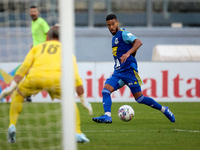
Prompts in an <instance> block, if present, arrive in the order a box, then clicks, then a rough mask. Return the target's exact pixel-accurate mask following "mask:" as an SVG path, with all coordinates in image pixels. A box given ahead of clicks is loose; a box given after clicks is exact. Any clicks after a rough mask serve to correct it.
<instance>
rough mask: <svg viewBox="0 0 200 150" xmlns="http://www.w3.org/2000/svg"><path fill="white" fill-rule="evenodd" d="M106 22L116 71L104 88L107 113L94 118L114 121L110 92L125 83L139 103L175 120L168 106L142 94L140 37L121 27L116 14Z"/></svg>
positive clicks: (106, 121) (111, 15)
mask: <svg viewBox="0 0 200 150" xmlns="http://www.w3.org/2000/svg"><path fill="white" fill-rule="evenodd" d="M106 23H107V27H108V29H109V31H110V33H111V34H112V35H113V37H112V54H113V57H114V60H115V65H114V73H113V74H112V75H111V76H110V77H109V78H108V79H107V80H106V82H105V85H104V88H103V90H102V95H103V107H104V112H105V115H103V116H100V117H94V118H93V119H92V120H93V121H95V122H97V123H112V118H111V105H112V100H111V96H110V94H111V93H112V92H113V91H115V90H117V89H118V88H119V87H121V86H123V83H125V84H126V85H127V86H128V87H129V89H130V90H131V92H132V94H133V96H134V98H135V100H136V101H137V102H138V103H140V104H145V105H148V106H150V107H152V108H154V109H157V110H160V111H161V112H162V113H163V114H164V115H165V116H166V117H167V118H168V119H169V120H170V121H171V122H175V116H174V114H173V113H172V112H171V111H170V110H169V108H168V107H167V106H162V105H160V104H159V103H157V102H156V101H155V100H154V99H152V98H150V97H145V96H144V95H143V94H142V90H141V85H142V84H143V82H142V80H141V78H140V76H139V74H138V68H137V61H136V59H135V55H136V52H137V50H138V49H139V48H140V46H141V45H142V42H141V41H140V39H138V38H137V37H136V36H134V35H133V34H131V33H130V32H128V31H125V29H123V28H119V21H118V20H117V16H116V15H115V14H109V15H108V16H107V17H106Z"/></svg>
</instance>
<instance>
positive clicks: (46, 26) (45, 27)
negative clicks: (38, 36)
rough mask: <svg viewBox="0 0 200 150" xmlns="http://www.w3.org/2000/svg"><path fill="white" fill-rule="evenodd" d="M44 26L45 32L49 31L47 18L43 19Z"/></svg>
mask: <svg viewBox="0 0 200 150" xmlns="http://www.w3.org/2000/svg"><path fill="white" fill-rule="evenodd" d="M42 27H43V30H44V33H47V32H48V31H49V25H48V23H47V22H46V21H45V20H43V22H42Z"/></svg>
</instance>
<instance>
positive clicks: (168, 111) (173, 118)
mask: <svg viewBox="0 0 200 150" xmlns="http://www.w3.org/2000/svg"><path fill="white" fill-rule="evenodd" d="M164 107H165V112H164V115H165V116H166V117H167V118H168V119H169V120H170V121H171V122H175V116H174V114H173V113H172V112H171V111H170V110H169V108H168V107H167V106H164Z"/></svg>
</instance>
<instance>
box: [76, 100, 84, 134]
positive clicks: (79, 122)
mask: <svg viewBox="0 0 200 150" xmlns="http://www.w3.org/2000/svg"><path fill="white" fill-rule="evenodd" d="M75 113H76V133H79V134H81V133H82V132H81V119H80V113H79V109H78V107H77V105H76V103H75Z"/></svg>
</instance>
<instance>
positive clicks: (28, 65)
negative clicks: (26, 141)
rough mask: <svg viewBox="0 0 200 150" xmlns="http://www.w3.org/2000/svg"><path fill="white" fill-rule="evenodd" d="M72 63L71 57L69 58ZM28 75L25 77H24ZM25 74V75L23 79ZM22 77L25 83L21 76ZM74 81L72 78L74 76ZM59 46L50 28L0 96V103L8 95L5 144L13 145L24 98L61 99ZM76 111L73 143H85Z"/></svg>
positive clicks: (56, 30)
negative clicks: (46, 96) (45, 94)
mask: <svg viewBox="0 0 200 150" xmlns="http://www.w3.org/2000/svg"><path fill="white" fill-rule="evenodd" d="M73 59H74V63H76V61H75V57H73ZM27 72H28V74H27ZM26 74H27V75H26ZM25 75H26V77H25V79H24V80H22V79H23V78H24V76H25ZM75 79H76V75H75ZM60 80H61V43H60V42H59V27H55V26H54V27H51V28H50V30H49V32H48V34H47V41H46V42H44V43H42V44H39V45H37V46H35V47H33V48H32V49H31V50H30V51H29V53H28V54H27V56H26V58H25V60H24V62H23V63H22V65H21V66H20V68H19V69H18V70H17V72H16V74H15V76H14V79H13V81H12V82H11V84H10V86H9V87H8V88H6V89H5V90H3V91H2V92H1V94H0V100H1V99H2V98H5V97H7V96H8V95H10V94H11V93H12V92H13V93H12V96H11V99H12V101H11V105H10V124H9V128H8V142H11V143H14V142H15V141H16V139H15V134H16V124H17V119H18V117H19V114H20V112H21V111H22V104H23V100H24V98H25V97H27V96H31V95H33V94H37V93H38V92H40V91H42V90H45V91H47V92H48V93H49V95H50V96H51V98H52V99H54V98H57V99H60V96H61V89H60V88H61V86H60ZM75 110H76V131H75V132H76V139H77V142H82V143H85V142H89V139H88V138H87V137H86V136H85V135H84V134H83V133H82V132H81V128H80V114H79V110H78V108H77V106H76V104H75Z"/></svg>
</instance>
